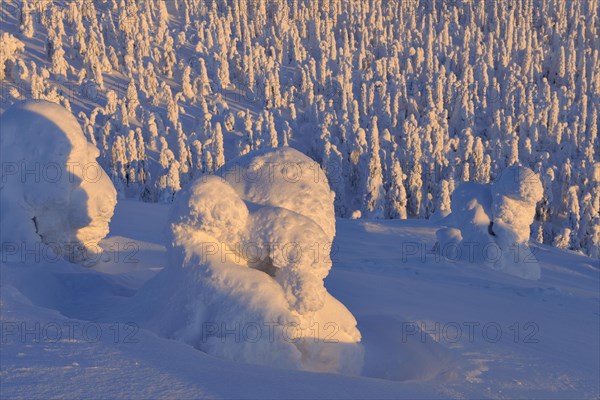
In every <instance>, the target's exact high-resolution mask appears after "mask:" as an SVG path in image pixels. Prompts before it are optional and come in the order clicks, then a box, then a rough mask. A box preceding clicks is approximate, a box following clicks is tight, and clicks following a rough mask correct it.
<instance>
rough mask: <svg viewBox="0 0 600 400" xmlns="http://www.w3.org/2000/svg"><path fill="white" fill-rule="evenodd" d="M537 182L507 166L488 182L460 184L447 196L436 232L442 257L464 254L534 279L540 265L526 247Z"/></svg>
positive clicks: (527, 173)
mask: <svg viewBox="0 0 600 400" xmlns="http://www.w3.org/2000/svg"><path fill="white" fill-rule="evenodd" d="M542 197H543V188H542V183H541V182H540V179H539V177H538V175H537V174H535V173H534V172H533V171H531V170H530V169H529V168H527V167H522V166H516V165H515V166H512V167H509V168H507V169H506V170H505V172H504V173H503V174H502V175H501V176H500V177H499V178H498V180H497V181H496V182H495V183H493V184H491V185H489V184H480V183H474V182H465V183H463V184H461V185H460V186H458V187H457V188H456V190H455V192H454V195H453V197H452V212H451V213H450V214H449V215H448V216H447V217H446V218H445V222H446V223H447V224H448V225H449V227H446V228H442V229H439V230H438V231H437V233H436V236H437V238H438V242H439V244H440V246H441V252H442V254H443V255H444V256H445V257H446V258H450V259H454V260H456V259H458V258H462V257H464V258H465V259H466V258H468V259H469V261H470V262H476V263H482V264H485V265H487V266H489V267H492V268H494V269H498V270H502V271H504V272H507V273H509V274H511V275H515V276H519V277H521V278H526V279H539V278H540V276H541V269H540V265H539V263H538V262H537V260H536V258H535V256H534V254H533V252H532V250H531V249H530V248H529V246H528V245H527V242H528V241H529V235H530V225H531V224H532V223H533V219H534V216H535V207H536V204H537V202H538V201H540V200H541V199H542Z"/></svg>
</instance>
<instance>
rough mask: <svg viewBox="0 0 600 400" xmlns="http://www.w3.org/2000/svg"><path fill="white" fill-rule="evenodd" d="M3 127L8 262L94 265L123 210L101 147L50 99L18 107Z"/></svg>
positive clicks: (1, 189) (1, 195)
mask: <svg viewBox="0 0 600 400" xmlns="http://www.w3.org/2000/svg"><path fill="white" fill-rule="evenodd" d="M1 128H2V129H1V133H0V147H1V158H2V180H1V183H0V202H1V204H2V210H1V211H2V212H1V215H2V224H1V227H2V253H3V257H4V258H5V259H13V258H17V259H22V258H23V257H26V256H27V255H28V254H29V255H30V256H31V254H32V253H31V252H35V253H34V254H37V255H38V256H39V255H40V254H44V256H45V257H48V258H54V257H60V256H62V257H63V258H65V259H67V260H69V261H71V262H76V263H81V264H84V265H91V264H94V262H95V261H98V259H99V255H100V254H101V253H102V249H101V248H100V247H99V246H98V242H99V241H100V240H101V239H102V238H104V237H105V236H106V235H107V234H108V224H109V222H110V219H111V218H112V215H113V212H114V209H115V205H116V191H115V188H114V186H113V185H112V183H111V181H110V179H109V178H108V175H107V174H106V172H104V170H103V169H102V167H101V166H100V165H99V164H98V163H97V162H96V158H97V157H98V155H99V154H100V153H99V151H98V149H97V148H96V147H95V146H94V145H92V144H91V143H89V142H88V141H87V140H86V138H85V136H84V135H83V132H82V131H81V128H80V126H79V123H78V122H77V120H76V119H75V117H74V116H73V115H72V114H71V113H70V112H68V111H67V110H66V109H64V108H63V107H61V106H59V105H57V104H54V103H50V102H47V101H41V100H40V101H31V102H27V103H21V104H17V105H15V106H13V107H11V108H10V109H8V110H7V111H6V112H5V113H4V114H2V117H1ZM40 246H44V248H43V249H42V248H40Z"/></svg>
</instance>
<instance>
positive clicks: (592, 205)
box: [0, 0, 600, 257]
mask: <svg viewBox="0 0 600 400" xmlns="http://www.w3.org/2000/svg"><path fill="white" fill-rule="evenodd" d="M599 9H600V3H599V2H598V0H585V1H568V0H511V1H496V0H488V1H468V0H458V1H455V0H452V1H443V0H410V1H406V0H385V1H380V0H368V1H364V0H289V1H270V0H264V1H262V0H259V1H254V0H214V1H213V0H211V1H204V0H175V1H158V0H146V1H134V0H127V1H125V0H124V1H115V0H102V1H89V0H72V1H33V0H5V1H3V2H2V8H1V10H0V20H1V28H0V31H1V32H0V33H1V35H0V44H1V46H0V47H1V48H2V50H1V51H0V79H1V82H2V103H1V104H0V108H2V109H6V108H7V107H8V106H9V105H10V104H12V103H14V102H16V101H18V100H19V99H24V98H34V99H47V100H50V101H55V102H59V103H61V104H63V105H65V106H66V107H67V108H70V109H72V110H73V113H74V114H75V115H76V116H77V117H78V118H79V121H80V123H81V124H82V126H83V128H84V132H85V134H86V136H87V137H88V139H89V141H91V142H92V143H94V144H96V145H97V146H98V148H99V149H100V153H101V157H100V164H101V165H102V166H103V167H104V169H105V170H106V171H108V172H109V174H110V176H111V179H112V180H113V182H114V185H115V187H116V188H117V191H118V192H119V195H120V196H121V197H128V198H134V199H141V200H143V201H151V202H154V201H160V202H170V201H172V200H173V198H174V195H175V193H176V192H177V191H179V190H180V189H181V188H182V187H185V186H186V185H187V184H188V182H190V181H191V180H193V178H194V177H197V176H199V175H201V174H205V173H211V172H213V171H215V170H217V169H218V168H219V167H220V166H221V165H223V163H224V162H225V161H227V160H229V159H231V158H233V157H235V156H237V155H239V154H245V153H247V152H248V151H250V150H253V149H259V148H264V147H277V146H281V145H284V144H286V143H289V144H290V145H291V146H293V147H296V148H298V149H300V150H301V151H303V152H305V153H306V154H308V155H309V156H310V157H312V158H313V159H315V160H316V161H317V162H319V163H320V164H321V166H322V167H323V168H324V169H325V170H326V171H327V175H328V178H329V180H330V182H331V183H332V187H333V189H334V191H335V192H336V204H335V207H336V213H337V215H338V216H341V217H345V218H348V217H351V216H355V217H356V216H359V215H362V216H363V217H376V218H405V217H406V216H409V217H419V218H427V217H430V216H431V215H433V214H435V213H436V212H444V211H446V210H447V209H448V206H449V205H448V201H447V199H449V197H450V195H451V194H452V192H453V191H454V188H455V187H456V186H457V185H458V184H459V183H460V182H462V181H475V182H479V183H487V182H490V181H494V180H496V179H497V178H498V176H499V175H501V173H502V171H503V170H504V169H505V168H506V167H507V166H510V165H512V164H514V163H517V162H519V163H521V164H523V165H524V166H527V167H529V168H531V169H532V170H533V171H535V172H536V173H538V174H539V175H540V177H541V179H542V183H543V187H544V195H543V201H541V202H539V203H538V205H537V208H536V217H535V220H536V223H535V224H534V225H533V227H532V228H531V230H532V237H533V239H535V240H536V241H538V242H539V243H545V244H550V245H554V246H556V247H559V248H569V249H572V250H577V251H581V252H583V253H585V254H588V255H591V256H593V257H598V256H599V255H600V218H599V217H598V213H599V210H600V188H599V187H600V186H599V185H600V164H599V161H600V152H599V150H598V149H599V148H600V142H599V140H600V139H599V138H598V125H599V122H598V121H599V115H600V110H599V104H600V32H599V30H600V11H599Z"/></svg>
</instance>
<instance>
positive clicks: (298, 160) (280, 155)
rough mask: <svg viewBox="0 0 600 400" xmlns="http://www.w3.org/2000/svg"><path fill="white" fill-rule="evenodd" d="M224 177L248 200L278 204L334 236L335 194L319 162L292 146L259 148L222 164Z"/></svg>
mask: <svg viewBox="0 0 600 400" xmlns="http://www.w3.org/2000/svg"><path fill="white" fill-rule="evenodd" d="M216 175H219V176H221V177H223V179H225V180H226V181H227V182H228V183H229V184H230V185H231V186H232V187H233V188H234V189H235V191H236V192H237V193H238V195H239V196H240V197H241V198H242V199H244V200H246V201H249V202H252V203H257V204H261V205H270V206H274V207H281V208H285V209H288V210H290V211H294V212H296V213H298V214H302V215H304V216H306V217H308V218H310V219H312V220H313V221H314V222H315V223H317V224H318V225H319V226H320V227H321V228H322V229H323V231H324V232H325V233H326V234H327V236H328V237H330V238H333V237H334V236H335V212H334V208H333V200H334V198H335V194H334V193H333V192H332V191H331V189H330V187H329V182H328V181H327V177H326V176H325V174H324V173H323V171H322V169H321V167H320V166H319V164H317V163H316V162H315V161H313V160H312V159H311V158H310V157H308V156H306V155H304V154H302V153H301V152H299V151H298V150H295V149H293V148H291V147H280V148H277V149H271V148H269V149H261V150H258V151H253V152H251V153H249V154H246V155H244V156H241V157H238V158H235V159H233V160H231V161H229V162H227V163H226V164H225V165H224V166H223V167H221V168H220V169H219V170H218V171H217V172H216Z"/></svg>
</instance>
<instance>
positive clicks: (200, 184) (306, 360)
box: [141, 147, 363, 374]
mask: <svg viewBox="0 0 600 400" xmlns="http://www.w3.org/2000/svg"><path fill="white" fill-rule="evenodd" d="M333 200H334V194H333V192H332V191H331V189H330V188H329V184H328V183H327V179H326V177H325V175H324V173H323V172H322V171H321V169H320V167H319V166H318V164H316V163H315V162H314V161H312V160H311V159H310V158H308V157H307V156H305V155H303V154H302V153H300V152H298V151H296V150H294V149H292V148H289V147H284V148H280V149H271V150H267V151H257V152H254V153H251V154H248V155H246V156H243V157H240V158H237V159H234V160H232V161H231V162H229V163H228V164H226V165H224V166H223V167H222V169H221V170H219V171H218V172H217V176H205V177H200V178H199V179H197V180H196V181H195V182H193V183H191V184H190V185H189V186H188V187H187V188H186V189H185V190H184V191H182V192H181V193H180V194H179V195H178V197H177V199H176V201H175V204H174V205H173V208H172V212H171V217H170V225H169V229H168V230H169V232H168V234H169V239H170V240H169V242H168V255H169V263H170V266H169V267H168V268H165V269H164V270H163V271H162V272H161V273H159V274H158V276H157V277H156V278H155V279H154V282H151V283H150V285H148V286H146V287H145V288H144V289H143V290H142V292H143V293H142V295H141V296H142V301H143V298H144V296H156V294H157V292H156V291H170V292H171V293H170V295H169V296H165V297H162V296H159V297H160V298H169V300H168V303H167V304H161V305H160V306H159V307H158V308H159V309H158V311H157V313H155V314H154V315H152V316H150V318H149V323H150V324H151V325H153V328H154V329H155V330H157V331H158V332H159V333H160V334H163V335H165V336H167V337H173V338H176V339H179V340H183V341H185V342H187V343H190V344H192V345H193V346H195V347H196V348H199V349H200V350H203V351H205V352H207V353H209V354H212V355H216V356H219V357H224V358H228V359H232V360H236V361H242V362H247V363H255V364H265V365H275V366H281V367H287V368H295V369H304V370H311V371H326V372H340V373H347V374H358V373H360V371H361V368H362V363H363V349H362V346H361V345H360V344H359V342H360V339H361V335H360V332H359V331H358V329H357V328H356V320H355V319H354V317H353V316H352V314H351V313H350V312H349V311H348V310H347V309H346V307H345V306H344V305H343V304H341V303H340V302H339V301H337V300H336V299H335V298H333V297H332V296H331V295H330V294H329V293H328V292H327V290H326V289H325V286H324V283H323V280H324V278H325V277H326V276H327V274H328V272H329V270H330V268H331V265H332V262H331V258H330V249H331V243H332V241H333V238H334V236H335V217H334V211H333Z"/></svg>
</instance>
